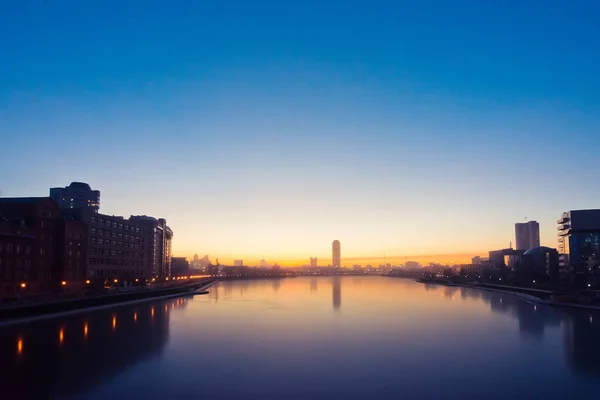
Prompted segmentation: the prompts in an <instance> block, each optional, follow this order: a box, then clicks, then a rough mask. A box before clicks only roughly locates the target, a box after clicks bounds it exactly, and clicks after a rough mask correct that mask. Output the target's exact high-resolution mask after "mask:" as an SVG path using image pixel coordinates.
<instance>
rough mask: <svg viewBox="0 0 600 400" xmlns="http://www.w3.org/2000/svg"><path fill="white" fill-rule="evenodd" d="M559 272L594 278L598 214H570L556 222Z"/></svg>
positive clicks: (599, 243) (599, 250) (599, 249)
mask: <svg viewBox="0 0 600 400" xmlns="http://www.w3.org/2000/svg"><path fill="white" fill-rule="evenodd" d="M558 253H559V254H560V256H559V265H560V267H561V268H565V269H569V270H571V271H573V272H576V273H578V274H596V273H598V268H599V267H600V210H572V211H567V212H565V213H563V215H562V217H561V218H560V219H559V220H558Z"/></svg>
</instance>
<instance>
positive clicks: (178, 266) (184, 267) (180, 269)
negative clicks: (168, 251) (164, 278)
mask: <svg viewBox="0 0 600 400" xmlns="http://www.w3.org/2000/svg"><path fill="white" fill-rule="evenodd" d="M189 274H190V263H189V262H188V260H187V259H186V258H185V257H172V258H171V275H172V276H174V277H180V276H188V275H189Z"/></svg>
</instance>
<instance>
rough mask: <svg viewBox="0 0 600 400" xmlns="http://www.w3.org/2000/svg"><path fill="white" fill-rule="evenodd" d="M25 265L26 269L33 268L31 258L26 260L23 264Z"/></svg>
mask: <svg viewBox="0 0 600 400" xmlns="http://www.w3.org/2000/svg"><path fill="white" fill-rule="evenodd" d="M23 265H24V266H25V268H29V267H31V260H30V259H29V258H26V259H25V261H24V262H23Z"/></svg>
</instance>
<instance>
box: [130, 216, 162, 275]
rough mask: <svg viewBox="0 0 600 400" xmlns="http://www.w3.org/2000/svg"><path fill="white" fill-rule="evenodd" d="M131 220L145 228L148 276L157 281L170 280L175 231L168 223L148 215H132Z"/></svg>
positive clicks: (145, 260)
mask: <svg viewBox="0 0 600 400" xmlns="http://www.w3.org/2000/svg"><path fill="white" fill-rule="evenodd" d="M129 220H130V221H132V222H135V223H137V224H140V225H141V226H142V227H143V234H144V239H143V240H144V252H145V254H144V264H145V268H146V275H147V276H148V277H152V278H157V279H164V278H169V277H170V276H171V242H172V241H173V231H172V230H171V228H169V227H168V226H167V221H166V220H165V219H164V218H154V217H149V216H147V215H135V216H134V215H132V216H131V217H130V218H129Z"/></svg>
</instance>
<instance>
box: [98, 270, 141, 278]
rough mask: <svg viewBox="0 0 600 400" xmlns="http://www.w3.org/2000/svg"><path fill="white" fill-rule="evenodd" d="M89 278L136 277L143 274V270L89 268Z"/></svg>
mask: <svg viewBox="0 0 600 400" xmlns="http://www.w3.org/2000/svg"><path fill="white" fill-rule="evenodd" d="M88 276H89V277H90V278H94V277H97V278H112V279H114V278H125V277H138V276H144V271H142V270H139V269H136V270H120V271H119V270H115V269H112V270H111V269H96V270H91V271H90V273H89V275H88Z"/></svg>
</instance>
